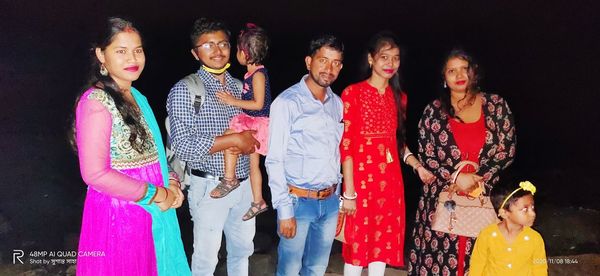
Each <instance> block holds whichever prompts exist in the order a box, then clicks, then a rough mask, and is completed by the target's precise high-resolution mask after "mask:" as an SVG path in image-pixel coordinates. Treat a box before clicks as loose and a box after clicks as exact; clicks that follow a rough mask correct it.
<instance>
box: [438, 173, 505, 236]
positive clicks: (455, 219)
mask: <svg viewBox="0 0 600 276" xmlns="http://www.w3.org/2000/svg"><path fill="white" fill-rule="evenodd" d="M466 165H472V166H474V167H475V170H477V169H478V167H479V166H478V165H477V163H474V162H471V161H461V162H460V163H458V164H457V165H456V166H455V169H456V171H455V172H454V173H453V174H452V176H451V179H456V177H457V176H458V173H459V172H460V170H461V169H462V168H463V167H464V166H466ZM455 174H456V175H455ZM479 185H480V186H479V188H478V189H477V190H480V191H481V194H480V195H479V196H474V197H473V196H463V195H458V194H457V193H456V188H457V187H456V184H452V185H450V186H448V188H447V189H446V190H444V191H442V192H441V193H440V196H439V198H438V201H437V206H436V208H435V214H434V216H433V220H432V222H431V229H432V230H434V231H439V232H444V233H449V234H455V235H459V236H466V237H472V238H475V237H477V235H479V232H480V231H481V230H482V229H483V228H485V227H486V226H488V225H490V224H492V223H496V222H498V217H497V215H496V212H495V211H494V207H493V206H492V202H491V200H490V197H489V196H485V195H484V194H485V187H484V186H483V184H481V183H480V184H479Z"/></svg>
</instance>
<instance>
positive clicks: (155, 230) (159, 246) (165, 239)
mask: <svg viewBox="0 0 600 276" xmlns="http://www.w3.org/2000/svg"><path fill="white" fill-rule="evenodd" d="M131 94H132V95H133V98H134V99H135V101H136V103H137V104H138V106H139V108H140V110H141V112H142V116H143V117H144V119H145V120H146V123H147V124H148V127H149V128H150V132H151V133H152V137H153V138H154V144H155V145H156V148H157V150H158V160H159V163H160V169H161V172H162V176H163V183H164V186H165V187H168V186H169V169H168V167H167V155H166V153H165V147H164V145H163V141H162V136H161V133H160V128H159V127H158V123H157V122H156V117H154V112H152V108H150V104H148V100H147V99H146V97H144V95H142V93H140V91H138V90H137V89H135V88H133V87H131ZM140 206H142V207H143V208H144V209H145V210H146V211H147V212H148V213H150V215H151V216H152V236H153V238H154V250H155V253H156V265H157V271H158V275H159V276H163V275H191V272H190V268H189V265H188V262H187V257H186V256H185V251H184V249H183V242H182V241H181V233H180V231H179V221H178V220H177V213H176V212H175V209H172V208H171V209H169V210H167V211H165V212H162V211H161V210H160V209H159V208H158V206H157V205H156V204H154V203H152V204H150V205H145V204H140Z"/></svg>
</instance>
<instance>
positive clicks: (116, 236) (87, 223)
mask: <svg viewBox="0 0 600 276" xmlns="http://www.w3.org/2000/svg"><path fill="white" fill-rule="evenodd" d="M107 27H108V28H107V31H106V32H105V33H104V36H103V37H102V38H100V39H99V40H98V42H97V43H96V44H95V45H94V48H92V51H93V53H92V54H93V58H92V60H93V65H92V72H93V76H92V77H91V81H90V88H89V89H88V90H87V91H85V92H83V94H82V95H81V96H80V97H79V99H78V100H77V103H76V111H75V124H74V132H75V133H74V136H73V137H72V139H73V140H74V142H75V144H76V146H77V154H78V156H79V164H80V169H81V175H82V177H83V180H84V181H85V183H86V184H87V185H88V191H87V195H86V199H85V205H84V210H83V219H82V226H81V236H80V240H79V250H78V258H77V274H78V275H190V270H189V267H188V264H187V259H186V257H185V253H184V251H183V244H182V242H181V237H180V232H179V225H178V222H177V217H176V214H175V210H174V209H173V208H177V207H179V206H181V203H182V201H183V193H182V192H181V190H180V188H179V181H178V179H177V177H176V176H175V175H171V176H169V173H168V169H167V165H166V158H165V153H164V147H163V144H162V140H161V134H160V130H159V128H158V124H157V123H156V119H155V118H154V114H153V113H152V110H151V109H150V106H149V105H148V102H147V100H146V98H145V97H144V96H143V95H142V94H141V93H140V92H139V91H137V90H136V89H135V88H133V87H132V86H131V83H132V82H133V81H135V80H137V79H138V77H139V76H140V74H141V72H142V71H143V69H144V64H145V56H144V50H143V47H142V40H141V37H140V35H139V32H138V31H137V30H136V29H135V28H134V27H133V26H132V24H131V23H130V22H128V21H125V20H123V19H120V18H110V19H109V20H108V26H107Z"/></svg>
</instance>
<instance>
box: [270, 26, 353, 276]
mask: <svg viewBox="0 0 600 276" xmlns="http://www.w3.org/2000/svg"><path fill="white" fill-rule="evenodd" d="M343 51H344V45H343V44H342V42H341V41H340V40H339V39H338V38H336V37H334V36H331V35H324V36H321V37H318V38H316V39H314V40H312V41H311V43H310V52H309V56H307V57H306V58H305V62H306V68H307V69H308V74H307V75H305V76H304V77H302V79H301V80H300V82H298V83H297V84H295V85H293V86H292V87H290V88H288V89H287V90H285V91H283V92H282V93H281V94H280V95H279V96H278V97H277V99H275V101H273V104H272V105H271V113H270V118H271V121H270V125H269V132H270V138H269V139H270V140H269V153H268V155H267V158H266V161H265V165H266V167H267V172H268V174H269V186H270V188H271V194H272V201H273V207H274V208H275V209H277V218H278V230H279V235H280V237H281V240H280V241H279V248H278V253H279V261H278V264H277V275H298V274H300V275H323V274H325V269H326V268H327V264H328V262H329V254H330V252H331V245H332V243H333V238H334V236H335V228H336V224H337V216H338V208H339V200H338V197H337V196H336V187H337V185H339V183H340V181H341V174H340V152H339V144H340V140H341V137H342V132H343V129H344V124H343V123H342V111H343V105H342V101H341V99H340V98H339V97H338V96H337V95H335V94H334V93H333V91H331V88H329V86H330V85H331V83H333V82H334V81H335V80H336V78H337V77H338V74H339V73H340V70H341V69H342V60H343Z"/></svg>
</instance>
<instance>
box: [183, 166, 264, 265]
mask: <svg viewBox="0 0 600 276" xmlns="http://www.w3.org/2000/svg"><path fill="white" fill-rule="evenodd" d="M217 184H219V181H216V180H211V179H206V178H201V177H196V176H191V184H190V188H189V189H190V190H189V192H188V200H189V205H190V214H191V215H192V220H193V221H194V253H193V254H192V274H193V275H202V276H204V275H213V274H214V272H215V268H216V266H217V263H218V261H219V260H218V252H219V248H220V247H221V238H222V235H223V232H225V239H226V241H227V243H226V244H227V274H228V275H240V276H244V275H248V257H250V255H252V253H254V243H253V239H254V233H255V231H256V228H255V222H256V220H255V219H251V220H248V221H242V216H243V215H244V214H245V213H246V211H247V210H248V208H250V202H252V190H251V189H250V181H249V180H246V181H243V182H242V183H240V187H238V188H237V189H235V190H234V191H232V192H231V193H230V194H228V195H227V196H225V197H223V198H218V199H214V198H211V197H210V191H212V189H214V188H215V187H216V186H217Z"/></svg>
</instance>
